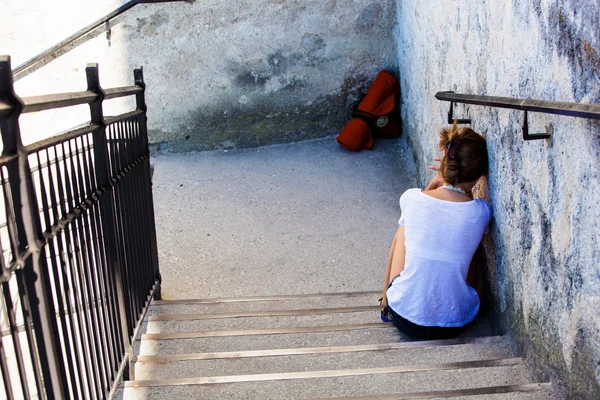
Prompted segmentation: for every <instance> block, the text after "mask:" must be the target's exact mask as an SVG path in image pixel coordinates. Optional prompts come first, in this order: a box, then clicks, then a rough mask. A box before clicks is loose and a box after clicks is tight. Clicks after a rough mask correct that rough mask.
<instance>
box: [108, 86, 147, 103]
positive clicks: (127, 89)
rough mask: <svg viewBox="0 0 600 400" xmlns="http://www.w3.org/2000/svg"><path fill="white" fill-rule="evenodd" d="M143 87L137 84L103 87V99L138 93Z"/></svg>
mask: <svg viewBox="0 0 600 400" xmlns="http://www.w3.org/2000/svg"><path fill="white" fill-rule="evenodd" d="M143 90H144V89H142V88H141V87H138V86H124V87H118V88H111V89H104V93H106V96H105V97H104V100H110V99H116V98H119V97H125V96H131V95H132V94H138V93H140V92H142V91H143Z"/></svg>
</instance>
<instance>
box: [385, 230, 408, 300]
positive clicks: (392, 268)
mask: <svg viewBox="0 0 600 400" xmlns="http://www.w3.org/2000/svg"><path fill="white" fill-rule="evenodd" d="M405 259H406V247H405V243H404V227H403V226H399V227H398V230H397V231H396V235H395V236H394V241H393V242H392V247H391V249H390V255H389V256H388V264H387V269H386V271H385V278H384V279H383V294H382V298H383V300H381V305H382V306H384V305H385V304H386V299H385V292H386V291H387V288H388V285H389V284H390V280H391V279H392V278H393V277H395V276H397V275H399V274H400V273H401V272H402V271H404V262H405Z"/></svg>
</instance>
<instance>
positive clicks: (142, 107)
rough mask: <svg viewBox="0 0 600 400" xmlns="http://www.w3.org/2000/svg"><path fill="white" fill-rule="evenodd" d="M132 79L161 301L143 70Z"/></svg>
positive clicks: (154, 268)
mask: <svg viewBox="0 0 600 400" xmlns="http://www.w3.org/2000/svg"><path fill="white" fill-rule="evenodd" d="M133 78H134V82H135V85H136V86H139V87H141V88H142V89H143V90H142V91H141V92H140V93H137V94H136V95H135V104H136V110H139V111H143V114H142V115H141V116H140V125H139V127H140V140H141V145H142V148H143V150H144V154H145V155H146V159H145V160H144V173H145V174H146V176H147V178H148V181H147V183H146V190H147V193H146V198H147V199H149V201H150V206H149V207H148V215H147V218H148V221H149V222H150V225H151V232H150V234H151V236H152V242H151V243H150V246H151V251H152V254H151V257H152V269H153V271H154V279H156V280H157V281H158V285H157V287H156V289H155V290H154V300H160V299H161V285H162V278H161V275H160V270H159V268H158V245H157V243H156V224H155V223H154V200H153V197H152V178H151V174H150V149H149V148H148V125H147V121H148V117H147V114H146V111H148V107H147V106H146V97H145V96H146V83H145V82H144V69H143V68H142V67H139V68H136V69H134V70H133Z"/></svg>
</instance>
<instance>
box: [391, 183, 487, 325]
mask: <svg viewBox="0 0 600 400" xmlns="http://www.w3.org/2000/svg"><path fill="white" fill-rule="evenodd" d="M400 208H401V210H402V216H401V217H400V220H399V221H398V223H399V224H400V225H402V226H404V235H405V245H406V261H405V264H404V271H402V273H401V274H400V276H399V277H398V278H397V279H396V280H394V282H393V284H392V286H391V287H390V288H389V289H388V290H387V293H386V295H387V300H388V305H389V306H390V307H391V308H392V309H393V310H394V311H395V312H396V313H397V314H398V315H400V316H401V317H403V318H405V319H407V320H409V321H410V322H412V323H414V324H417V325H421V326H441V327H459V326H464V325H466V324H468V323H469V322H471V321H472V320H473V319H474V318H475V316H476V315H477V312H478V311H479V297H477V292H476V291H475V289H473V288H472V287H470V286H469V285H467V283H466V279H467V273H468V271H469V264H470V263H471V259H472V258H473V254H475V250H477V247H478V246H479V243H480V242H481V238H482V236H483V234H484V233H487V232H486V231H487V227H488V225H489V223H490V220H491V218H492V211H491V209H490V206H489V205H488V204H487V203H486V202H485V201H483V200H472V201H469V202H464V203H456V202H451V201H446V200H440V199H437V198H435V197H431V196H429V195H427V194H425V193H423V192H422V191H421V189H409V190H407V191H406V192H404V194H403V195H402V196H401V197H400Z"/></svg>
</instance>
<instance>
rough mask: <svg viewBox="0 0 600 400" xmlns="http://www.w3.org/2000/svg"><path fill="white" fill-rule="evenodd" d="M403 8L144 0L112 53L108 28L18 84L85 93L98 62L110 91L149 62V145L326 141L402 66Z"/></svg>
mask: <svg viewBox="0 0 600 400" xmlns="http://www.w3.org/2000/svg"><path fill="white" fill-rule="evenodd" d="M10 1H11V2H12V1H15V2H16V1H17V0H10ZM61 1H63V2H64V1H66V0H61ZM395 10H396V7H395V2H394V1H393V0H350V1H337V0H326V1H323V0H308V1H299V0H240V1H235V2H230V1H222V0H202V1H190V2H176V3H163V4H148V5H138V6H136V7H135V8H134V9H132V10H130V11H128V12H126V13H125V14H124V15H123V16H122V17H120V18H118V19H117V20H115V22H114V23H113V27H112V30H111V41H110V46H109V42H108V41H107V39H106V36H105V34H104V32H103V30H102V29H100V30H99V31H97V32H96V33H95V34H94V35H90V36H89V38H88V39H89V40H87V41H84V43H82V44H81V45H80V46H78V47H76V48H75V49H73V50H72V51H71V52H69V53H67V54H65V55H64V56H62V57H60V58H58V59H56V60H55V61H52V62H51V63H50V64H48V65H47V66H45V67H43V68H41V69H39V70H38V71H36V72H35V73H33V74H31V75H29V76H27V77H25V78H23V79H22V80H20V81H19V82H17V89H18V90H20V92H19V93H20V94H21V93H22V94H32V93H34V92H35V84H37V83H40V82H52V84H53V85H55V86H61V87H68V88H69V89H71V90H81V86H83V83H84V77H83V69H84V68H85V64H86V63H88V62H98V63H99V64H100V73H101V78H102V82H103V84H104V85H105V86H106V87H108V86H109V85H114V84H130V82H131V76H130V75H131V72H130V71H131V69H132V68H133V67H134V66H136V65H143V66H144V73H145V77H146V81H147V85H148V91H147V103H148V108H149V129H150V135H151V137H150V139H151V142H152V143H155V144H160V148H162V149H171V150H175V151H186V150H205V149H213V148H217V149H218V148H231V147H249V146H257V145H264V144H271V143H277V142H286V141H292V140H299V139H306V138H311V137H318V136H325V135H329V134H333V133H335V132H337V131H338V130H340V129H341V128H342V127H343V124H344V123H345V122H346V121H347V119H348V117H349V115H350V105H352V104H353V103H354V102H356V101H357V99H358V97H359V95H360V93H361V92H362V91H363V90H364V89H365V88H366V87H368V85H369V83H370V82H371V81H372V79H373V78H374V77H375V76H376V74H377V72H378V71H379V70H381V69H383V68H387V69H391V70H394V71H395V70H396V66H397V57H396V53H395V50H396V48H395V45H394V38H393V30H394V26H395V23H396V16H395ZM73 82H76V83H78V87H73ZM46 86H47V85H46Z"/></svg>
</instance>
